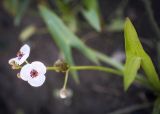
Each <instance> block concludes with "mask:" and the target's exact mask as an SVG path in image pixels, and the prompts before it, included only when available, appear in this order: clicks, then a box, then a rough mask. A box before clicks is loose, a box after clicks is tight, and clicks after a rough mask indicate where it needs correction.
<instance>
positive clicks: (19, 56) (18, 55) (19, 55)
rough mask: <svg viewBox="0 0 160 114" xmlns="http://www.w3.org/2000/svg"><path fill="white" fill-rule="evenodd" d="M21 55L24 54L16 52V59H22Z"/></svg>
mask: <svg viewBox="0 0 160 114" xmlns="http://www.w3.org/2000/svg"><path fill="white" fill-rule="evenodd" d="M23 55H24V54H23V53H22V52H21V51H18V52H17V57H18V59H19V60H20V59H21V58H22V57H23Z"/></svg>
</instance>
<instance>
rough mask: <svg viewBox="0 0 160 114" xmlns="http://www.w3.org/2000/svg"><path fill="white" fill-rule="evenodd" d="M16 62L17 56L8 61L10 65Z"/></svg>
mask: <svg viewBox="0 0 160 114" xmlns="http://www.w3.org/2000/svg"><path fill="white" fill-rule="evenodd" d="M15 62H16V58H12V59H10V60H9V61H8V63H9V64H10V65H14V63H15Z"/></svg>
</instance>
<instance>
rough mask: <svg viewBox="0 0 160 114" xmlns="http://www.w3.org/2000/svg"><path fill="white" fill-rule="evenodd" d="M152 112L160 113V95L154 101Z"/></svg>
mask: <svg viewBox="0 0 160 114" xmlns="http://www.w3.org/2000/svg"><path fill="white" fill-rule="evenodd" d="M152 114H160V97H158V98H157V99H156V101H155V103H154V107H153V112H152Z"/></svg>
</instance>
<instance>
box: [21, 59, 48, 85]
mask: <svg viewBox="0 0 160 114" xmlns="http://www.w3.org/2000/svg"><path fill="white" fill-rule="evenodd" d="M45 73H46V66H45V65H44V64H43V63H42V62H39V61H35V62H32V63H31V64H26V65H24V66H23V67H22V69H21V71H20V77H21V79H22V80H24V81H28V83H29V84H30V85H31V86H34V87H39V86H41V85H42V84H43V83H44V81H45V79H46V77H45Z"/></svg>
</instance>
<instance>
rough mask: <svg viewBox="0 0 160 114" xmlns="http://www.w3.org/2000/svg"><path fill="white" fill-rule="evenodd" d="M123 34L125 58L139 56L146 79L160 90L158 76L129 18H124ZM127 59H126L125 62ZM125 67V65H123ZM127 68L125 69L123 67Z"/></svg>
mask: <svg viewBox="0 0 160 114" xmlns="http://www.w3.org/2000/svg"><path fill="white" fill-rule="evenodd" d="M124 36H125V50H126V58H127V59H128V58H130V57H132V56H135V57H140V58H141V67H142V69H143V70H144V72H145V74H146V75H147V79H148V81H149V82H150V84H151V85H152V86H153V87H154V88H155V89H156V90H158V91H159V90H160V82H159V78H158V74H157V72H156V70H155V68H154V65H153V63H152V60H151V58H150V57H149V56H148V54H147V53H146V52H145V51H144V49H143V47H142V45H141V42H140V40H139V38H138V35H137V32H136V30H135V28H134V26H133V24H132V23H131V21H130V20H129V18H127V19H126V22H125V27H124ZM127 62H128V61H126V64H127ZM125 68H126V67H125ZM125 70H127V69H125Z"/></svg>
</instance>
